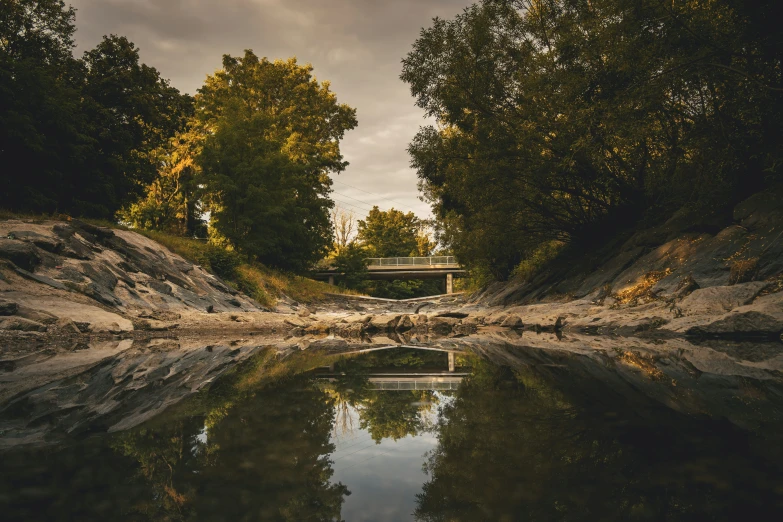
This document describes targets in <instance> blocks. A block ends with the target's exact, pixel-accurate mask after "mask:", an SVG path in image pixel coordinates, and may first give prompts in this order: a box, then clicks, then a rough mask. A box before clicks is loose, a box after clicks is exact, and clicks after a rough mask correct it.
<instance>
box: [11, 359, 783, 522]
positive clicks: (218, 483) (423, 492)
mask: <svg viewBox="0 0 783 522" xmlns="http://www.w3.org/2000/svg"><path fill="white" fill-rule="evenodd" d="M511 355H514V357H516V358H514V357H511ZM511 355H509V356H508V357H504V358H503V359H498V358H494V359H493V358H491V357H480V356H476V355H468V354H458V355H456V356H455V357H454V358H453V359H452V361H451V371H450V364H449V359H448V355H447V354H446V353H443V352H434V351H421V350H412V349H393V350H388V351H379V352H373V353H368V354H364V355H359V356H354V357H350V358H340V359H335V358H331V359H324V358H320V359H318V360H317V361H316V360H313V362H312V363H307V362H303V361H307V359H303V358H300V359H299V360H298V362H297V363H296V364H289V363H287V362H284V363H277V362H274V361H272V360H271V359H270V358H269V357H266V358H265V357H264V356H263V354H261V355H259V356H258V358H257V360H253V361H250V362H249V363H246V364H245V365H244V366H243V367H241V368H239V369H238V370H237V371H234V372H232V373H230V374H229V375H226V376H224V377H223V378H222V379H221V380H220V381H218V382H217V383H216V384H215V385H213V386H212V387H210V388H209V389H208V390H206V391H203V392H200V393H198V394H196V395H195V396H193V397H191V398H189V399H186V400H185V401H183V402H182V403H180V404H178V405H176V406H175V407H173V408H170V409H169V410H167V411H166V412H165V413H164V414H162V415H159V416H158V417H156V418H154V419H152V420H151V421H149V422H147V423H145V424H143V425H141V426H138V427H136V428H133V429H130V430H127V431H121V432H118V433H105V429H104V428H102V427H101V426H94V427H92V428H90V429H84V430H81V431H80V432H79V434H78V435H76V434H62V433H60V434H52V435H51V440H55V439H56V443H53V444H49V445H46V446H41V445H35V446H20V447H16V448H11V449H8V450H6V451H4V452H2V453H0V459H2V461H1V462H2V464H1V469H0V519H2V520H19V521H23V520H112V521H136V520H140V521H141V520H144V521H146V520H150V521H153V520H154V521H157V520H164V521H166V520H171V521H177V520H198V521H244V520H247V521H250V520H274V521H278V520H279V521H297V522H298V521H320V520H323V521H329V520H346V521H398V520H420V521H473V520H486V521H516V520H618V521H619V520H651V521H657V520H781V519H783V458H782V457H783V450H782V446H783V445H782V444H781V442H783V436H782V435H781V433H782V432H781V431H780V427H781V426H783V423H781V422H780V419H781V416H780V411H781V405H783V399H782V398H781V397H783V395H782V394H781V387H780V385H779V384H778V383H776V382H750V381H748V380H747V379H745V380H743V379H739V380H737V379H729V378H723V377H716V378H710V377H709V376H699V379H695V378H694V381H693V382H692V383H690V385H688V384H687V383H684V382H680V383H679V387H678V386H677V384H678V383H676V382H674V381H672V382H669V380H668V379H658V381H654V380H650V379H649V378H647V380H645V376H644V375H641V374H639V375H637V374H633V375H635V377H633V378H630V377H628V375H631V374H628V375H620V374H619V373H618V372H617V371H616V370H613V369H612V368H605V367H600V364H599V363H597V362H595V361H589V360H586V359H585V358H583V357H582V358H579V357H571V356H567V357H566V356H564V357H563V358H561V359H559V360H558V361H555V362H552V361H550V360H546V361H542V360H541V358H540V357H539V358H538V359H537V360H536V361H537V362H535V364H534V363H533V362H531V360H530V359H526V357H527V356H526V355H524V353H523V352H519V353H515V354H511ZM270 361H271V362H270ZM287 364H288V365H289V366H286V365H287ZM596 365H598V366H596ZM311 366H316V367H311ZM637 373H638V372H637ZM599 377H600V378H599ZM699 386H701V388H699ZM400 388H402V389H400ZM662 390H663V391H662ZM664 392H665V393H664ZM63 414H64V415H65V413H63ZM55 435H56V437H55Z"/></svg>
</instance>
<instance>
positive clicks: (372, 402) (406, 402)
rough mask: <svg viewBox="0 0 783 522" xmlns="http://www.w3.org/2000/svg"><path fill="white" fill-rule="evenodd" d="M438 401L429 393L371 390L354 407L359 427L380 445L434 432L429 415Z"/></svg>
mask: <svg viewBox="0 0 783 522" xmlns="http://www.w3.org/2000/svg"><path fill="white" fill-rule="evenodd" d="M437 402H438V398H437V396H436V395H435V393H434V392H432V391H430V390H415V391H414V390H411V391H382V390H370V391H368V392H367V393H366V395H365V396H364V397H362V398H361V400H360V401H359V402H357V403H355V404H354V407H355V408H356V410H357V411H358V412H359V427H360V428H362V429H363V430H367V431H368V432H369V433H370V435H371V436H372V438H373V440H374V441H375V442H376V443H380V442H381V440H383V439H393V440H399V439H402V438H404V437H407V436H408V435H417V434H419V433H423V432H425V431H428V430H430V429H432V422H431V421H430V417H429V413H431V412H432V407H433V405H434V404H437Z"/></svg>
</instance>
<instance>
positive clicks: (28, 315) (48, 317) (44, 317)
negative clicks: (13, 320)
mask: <svg viewBox="0 0 783 522" xmlns="http://www.w3.org/2000/svg"><path fill="white" fill-rule="evenodd" d="M17 315H18V316H19V317H24V318H25V319H29V320H31V321H35V322H37V323H42V324H54V323H56V322H57V319H58V318H57V316H56V315H54V314H50V313H49V312H44V311H42V310H34V309H33V308H28V307H26V306H20V307H19V311H18V312H17Z"/></svg>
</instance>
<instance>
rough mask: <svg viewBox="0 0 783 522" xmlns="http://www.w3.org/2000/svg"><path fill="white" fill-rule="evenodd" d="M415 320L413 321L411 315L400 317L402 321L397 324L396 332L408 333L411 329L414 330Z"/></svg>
mask: <svg viewBox="0 0 783 522" xmlns="http://www.w3.org/2000/svg"><path fill="white" fill-rule="evenodd" d="M413 326H414V324H413V320H412V319H411V316H410V315H403V316H402V317H400V320H399V321H398V322H397V326H396V328H395V329H396V330H397V331H398V332H407V331H408V330H410V329H411V328H413Z"/></svg>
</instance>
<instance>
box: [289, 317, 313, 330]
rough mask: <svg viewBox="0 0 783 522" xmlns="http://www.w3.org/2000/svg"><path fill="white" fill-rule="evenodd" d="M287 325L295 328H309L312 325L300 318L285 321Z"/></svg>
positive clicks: (290, 318)
mask: <svg viewBox="0 0 783 522" xmlns="http://www.w3.org/2000/svg"><path fill="white" fill-rule="evenodd" d="M283 322H284V323H285V324H287V325H289V326H293V327H295V328H307V327H308V326H310V323H309V322H307V321H304V320H302V319H300V318H298V317H289V318H288V319H286V320H284V321H283Z"/></svg>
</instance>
